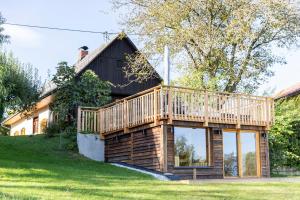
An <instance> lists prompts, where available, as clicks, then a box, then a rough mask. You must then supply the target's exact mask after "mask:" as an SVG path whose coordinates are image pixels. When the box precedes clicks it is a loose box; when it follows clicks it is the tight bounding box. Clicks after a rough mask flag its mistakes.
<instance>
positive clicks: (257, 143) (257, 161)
mask: <svg viewBox="0 0 300 200" xmlns="http://www.w3.org/2000/svg"><path fill="white" fill-rule="evenodd" d="M260 136H261V134H260V132H257V133H256V134H255V141H256V142H255V151H256V169H257V176H258V177H261V163H260V159H261V158H260Z"/></svg>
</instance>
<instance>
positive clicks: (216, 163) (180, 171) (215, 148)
mask: <svg viewBox="0 0 300 200" xmlns="http://www.w3.org/2000/svg"><path fill="white" fill-rule="evenodd" d="M170 127H171V126H170ZM210 140H211V163H212V165H211V166H209V167H202V168H196V175H197V179H206V178H223V140H222V134H221V132H219V131H211V138H210ZM174 164H175V161H174V133H173V132H172V128H168V172H170V173H173V174H175V175H178V176H179V177H180V178H182V179H192V178H193V168H178V167H174Z"/></svg>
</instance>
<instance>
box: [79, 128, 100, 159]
mask: <svg viewBox="0 0 300 200" xmlns="http://www.w3.org/2000/svg"><path fill="white" fill-rule="evenodd" d="M77 144H78V150H79V153H80V154H81V155H83V156H85V157H87V158H90V159H92V160H96V161H104V141H103V140H101V139H100V136H99V135H95V134H81V133H77Z"/></svg>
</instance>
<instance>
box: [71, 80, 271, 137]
mask: <svg viewBox="0 0 300 200" xmlns="http://www.w3.org/2000/svg"><path fill="white" fill-rule="evenodd" d="M273 115H274V100H273V99H272V98H270V97H262V96H253V95H247V94H236V93H224V92H212V91H204V90H194V89H189V88H182V87H173V86H158V87H154V88H151V89H148V90H145V91H143V92H140V93H137V94H136V95H133V96H130V97H127V98H124V99H122V100H118V101H116V102H114V103H111V104H108V105H106V106H104V107H101V108H87V107H79V108H78V123H77V125H78V131H80V132H84V131H86V132H98V133H101V134H109V133H113V132H116V131H120V130H124V131H125V132H126V131H127V130H128V129H129V128H133V127H136V126H140V125H143V124H148V123H155V124H157V123H159V121H161V120H167V121H168V122H169V123H172V121H173V120H176V121H192V122H203V125H204V126H208V124H209V123H219V124H235V125H236V127H237V128H240V126H241V125H250V126H260V127H265V128H266V129H269V127H270V125H272V123H273V120H274V117H273Z"/></svg>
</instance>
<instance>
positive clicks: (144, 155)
mask: <svg viewBox="0 0 300 200" xmlns="http://www.w3.org/2000/svg"><path fill="white" fill-rule="evenodd" d="M160 138H161V137H160V126H157V127H154V128H148V129H144V130H140V131H136V132H133V133H126V134H124V133H123V132H119V133H117V134H113V135H108V136H105V160H106V161H107V162H125V163H128V164H133V165H137V166H141V167H145V168H148V169H153V170H157V171H159V170H160V169H161V165H160V157H161V149H160V144H161V141H160Z"/></svg>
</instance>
